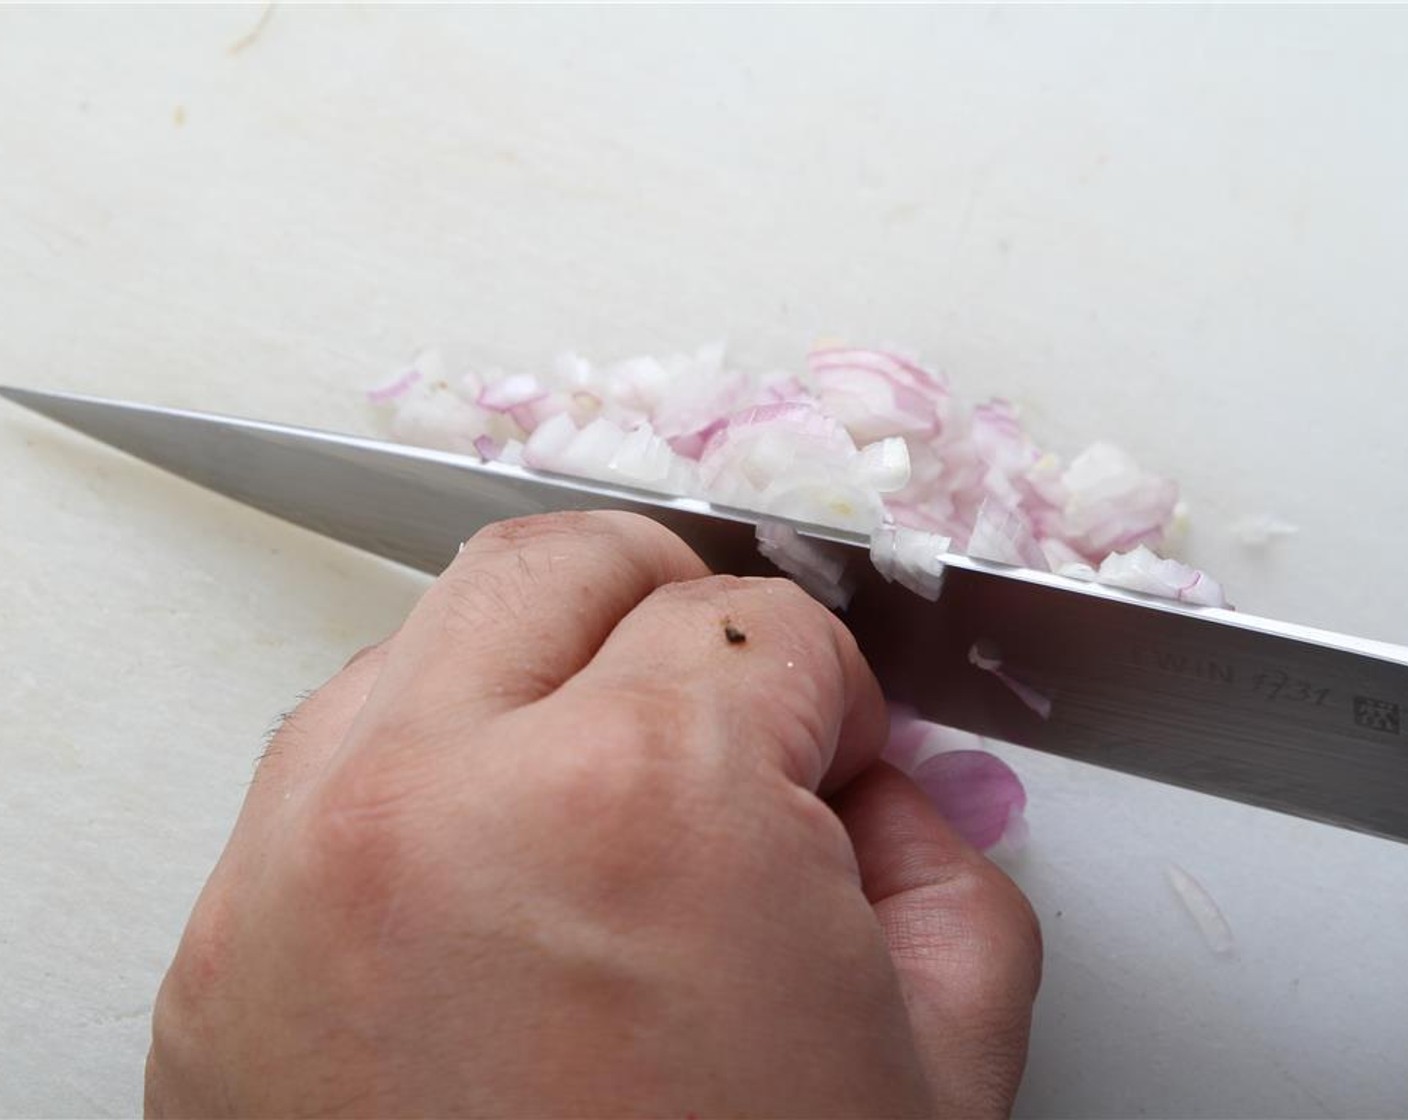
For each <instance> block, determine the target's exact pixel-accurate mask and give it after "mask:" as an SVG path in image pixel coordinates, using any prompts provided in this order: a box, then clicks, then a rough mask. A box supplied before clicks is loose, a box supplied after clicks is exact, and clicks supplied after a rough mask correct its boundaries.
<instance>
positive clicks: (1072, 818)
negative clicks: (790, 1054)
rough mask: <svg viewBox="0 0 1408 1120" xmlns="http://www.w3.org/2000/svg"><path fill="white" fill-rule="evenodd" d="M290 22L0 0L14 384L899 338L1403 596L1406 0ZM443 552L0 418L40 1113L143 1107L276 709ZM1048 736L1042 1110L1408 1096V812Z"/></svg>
mask: <svg viewBox="0 0 1408 1120" xmlns="http://www.w3.org/2000/svg"><path fill="white" fill-rule="evenodd" d="M258 16H259V11H258V9H254V8H244V9H232V8H220V9H202V10H197V9H187V10H141V11H135V10H111V9H105V10H41V9H12V8H6V9H0V378H3V379H4V380H13V381H15V382H19V383H22V384H30V385H36V386H47V387H58V388H70V389H80V390H88V391H92V392H97V393H105V394H112V395H118V396H127V397H133V398H137V399H141V400H147V401H152V402H160V403H166V404H176V405H194V406H201V407H209V408H213V409H216V410H223V411H233V412H239V413H245V414H250V415H256V416H261V417H266V418H270V419H276V420H287V421H293V422H309V423H313V424H319V425H324V426H329V427H335V428H342V429H351V430H365V429H366V428H367V427H368V425H369V424H370V420H369V418H368V417H367V415H366V413H365V412H364V410H363V409H362V407H361V405H360V403H359V401H358V391H359V389H360V388H361V387H362V386H364V385H365V384H367V383H368V382H370V381H373V380H375V379H376V378H377V377H379V376H381V375H382V374H383V373H384V372H386V371H388V370H390V369H392V368H394V367H396V366H397V365H398V364H400V363H401V362H402V361H404V360H405V359H407V358H408V357H409V356H410V355H411V354H412V353H413V352H414V351H415V350H416V349H417V348H419V347H421V346H423V345H427V344H439V345H441V346H443V347H444V348H445V349H446V350H447V351H448V353H449V355H450V357H451V360H452V361H455V360H461V361H467V360H474V361H480V362H491V363H503V364H505V365H511V366H523V365H528V366H531V365H533V364H535V363H541V362H544V361H545V360H547V359H548V358H549V357H550V356H551V355H552V354H554V353H555V352H556V351H557V350H559V349H560V348H563V347H568V346H571V347H576V348H578V349H580V350H581V351H583V352H585V353H587V354H589V355H592V356H595V357H600V358H611V357H619V356H624V355H627V354H630V353H633V352H640V351H647V352H650V351H653V352H660V351H669V350H671V349H674V348H679V347H689V346H694V345H697V344H700V343H703V342H706V341H709V340H711V339H714V338H717V337H720V336H727V337H728V338H729V339H730V340H731V342H732V343H733V346H734V351H735V353H736V354H737V355H738V357H739V359H740V360H741V361H744V362H746V363H750V364H758V365H763V364H773V363H793V364H795V363H796V362H797V361H798V359H799V357H800V355H801V353H802V352H803V351H804V350H805V348H806V347H807V345H808V344H809V343H811V342H812V341H813V340H814V339H815V338H816V337H817V336H819V335H839V336H843V337H844V338H846V339H848V340H851V341H854V342H857V343H866V342H875V343H884V342H890V343H898V344H901V345H905V346H908V347H911V348H914V349H916V350H918V351H920V352H921V353H922V354H924V355H925V356H926V357H928V358H930V359H932V360H933V361H935V362H937V363H938V364H940V365H941V366H942V367H943V368H945V369H946V370H948V371H949V372H950V374H951V375H952V376H953V379H954V381H955V383H956V385H957V386H958V388H959V390H960V391H963V392H966V393H968V394H971V395H972V396H974V397H976V396H979V395H981V394H986V393H991V392H1005V393H1008V394H1010V395H1012V396H1014V397H1015V398H1016V399H1018V400H1019V401H1020V402H1021V403H1022V404H1023V406H1024V407H1025V409H1026V411H1027V415H1028V417H1029V420H1030V423H1031V426H1032V427H1033V429H1034V430H1035V431H1036V432H1037V433H1038V435H1039V436H1040V437H1041V438H1042V439H1044V440H1045V441H1046V442H1048V443H1049V444H1051V445H1052V446H1054V447H1056V448H1057V449H1060V450H1064V451H1067V452H1070V451H1073V450H1075V449H1077V448H1078V447H1079V446H1081V445H1083V444H1084V443H1086V442H1089V441H1091V440H1093V439H1096V438H1102V437H1113V438H1115V439H1117V440H1118V441H1120V442H1121V443H1123V444H1124V445H1125V446H1127V447H1129V448H1130V449H1131V450H1133V451H1135V452H1136V453H1137V454H1138V455H1139V456H1140V457H1141V458H1142V459H1143V460H1144V461H1145V462H1147V463H1148V464H1149V465H1150V466H1152V467H1154V468H1156V469H1158V470H1161V471H1163V472H1166V473H1168V474H1171V475H1173V476H1175V477H1178V478H1179V479H1181V480H1182V481H1183V483H1184V485H1185V495H1186V497H1187V499H1188V502H1189V505H1190V509H1191V513H1192V530H1191V535H1190V538H1189V551H1190V553H1191V555H1192V556H1193V557H1194V558H1195V559H1196V560H1198V561H1200V562H1202V563H1204V564H1205V565H1206V566H1208V567H1209V568H1211V569H1212V570H1213V571H1214V572H1215V573H1216V574H1218V575H1220V576H1222V577H1223V578H1224V579H1225V581H1226V583H1227V584H1228V585H1229V587H1230V588H1231V590H1232V592H1233V595H1234V598H1235V599H1236V600H1237V601H1238V602H1239V604H1240V605H1242V606H1243V607H1244V608H1246V609H1251V610H1255V611H1257V612H1259V613H1268V614H1273V615H1281V616H1286V617H1290V618H1293V619H1296V620H1298V621H1302V622H1308V623H1315V624H1320V625H1326V626H1330V627H1335V628H1340V629H1346V630H1352V631H1356V632H1360V633H1363V634H1365V635H1369V636H1374V637H1381V638H1388V639H1394V640H1400V641H1402V640H1405V639H1408V598H1405V596H1403V594H1402V592H1401V587H1402V583H1401V574H1400V573H1401V568H1402V565H1403V556H1404V554H1405V550H1408V531H1406V530H1405V512H1404V511H1405V510H1408V481H1405V480H1408V442H1405V424H1404V417H1405V415H1408V388H1405V385H1404V381H1403V377H1404V373H1405V367H1408V326H1405V323H1408V316H1405V315H1404V313H1403V310H1402V303H1403V298H1404V293H1405V292H1408V189H1405V188H1408V183H1405V179H1408V146H1405V144H1404V142H1403V139H1404V138H1403V124H1402V107H1403V105H1404V103H1405V98H1408V48H1406V47H1405V44H1408V9H1401V8H1400V9H1363V10H1356V11H1330V10H1311V9H1295V10H1290V9H1286V10H1266V9H1237V10H1213V9H1186V8H1161V9H1135V8H1106V9H1059V8H1037V9H1022V10H1016V9H1011V10H1006V9H995V10H987V9H948V8H945V9H914V8H905V9H887V10H869V11H862V10H848V9H831V8H828V9H820V8H818V9H791V10H768V11H759V10H747V9H728V10H710V9H690V10H667V9H654V8H645V9H635V8H632V9H616V10H590V9H572V10H520V11H501V10H460V11H454V10H438V9H437V10H429V9H427V10H405V11H392V10H322V9H307V10H298V9H295V10H285V9H279V10H277V11H276V12H275V13H274V14H273V16H272V18H271V19H270V20H269V21H268V22H267V24H266V26H265V27H264V29H263V32H262V34H261V35H260V36H259V37H258V38H257V39H256V40H255V41H253V42H252V43H249V44H248V45H247V46H246V47H245V48H244V49H242V50H239V51H236V52H235V53H231V52H230V49H229V48H230V47H231V45H232V44H234V43H235V42H236V41H237V40H238V39H239V38H240V36H241V35H243V34H244V33H245V32H247V31H248V30H249V29H250V28H251V27H252V26H253V25H254V24H255V22H256V20H257V19H258ZM1246 513H1274V514H1277V515H1279V516H1281V517H1283V518H1285V519H1287V520H1288V521H1291V522H1294V523H1296V524H1298V525H1299V526H1301V529H1302V531H1301V533H1300V535H1299V536H1298V537H1296V538H1294V539H1292V540H1289V541H1285V542H1282V543H1281V544H1279V545H1278V546H1276V547H1274V548H1272V549H1270V550H1268V551H1266V552H1264V553H1262V554H1259V555H1258V554H1254V553H1251V552H1248V551H1247V550H1246V549H1244V548H1242V547H1241V546H1240V545H1238V544H1237V542H1236V540H1235V539H1234V537H1233V536H1232V535H1231V534H1229V532H1228V528H1227V526H1228V524H1229V522H1230V521H1231V520H1232V519H1233V518H1235V517H1237V516H1239V515H1242V514H1246ZM423 585H424V584H423V581H422V580H421V579H419V578H418V577H414V576H412V575H410V574H408V573H405V572H402V571H399V570H396V569H393V568H391V567H389V566H387V565H384V564H381V563H379V562H376V561H374V560H371V559H368V558H366V557H364V556H361V555H358V554H355V553H352V552H350V551H348V550H346V549H344V548H341V547H339V546H335V545H333V544H331V543H328V542H326V541H323V540H320V539H316V538H314V537H311V536H310V535H308V534H305V533H302V532H300V531H297V530H293V529H290V528H288V527H285V526H282V525H280V524H277V523H275V522H273V521H271V520H269V519H266V518H264V517H262V516H261V515H258V514H255V513H253V512H250V511H248V510H245V509H241V508H238V507H236V506H234V505H233V504H231V503H229V502H226V501H224V500H223V499H218V498H215V497H213V496H211V495H209V494H207V493H204V492H201V491H199V490H197V489H195V488H194V487H191V486H188V485H185V484H182V483H178V482H176V481H173V480H171V479H169V478H167V477H164V476H161V475H159V474H158V473H157V472H155V471H152V470H149V469H147V468H144V467H141V466H138V465H135V464H133V463H131V462H129V461H126V460H124V459H123V458H121V457H120V456H117V455H115V454H112V453H110V452H107V451H105V450H103V449H100V448H97V447H95V446H93V445H90V444H88V443H85V442H83V441H81V440H79V439H76V438H73V437H71V436H69V435H67V434H65V433H63V432H61V431H59V430H57V429H55V428H53V427H51V426H48V425H46V424H44V423H42V422H40V421H37V420H33V419H30V418H28V417H26V416H24V415H21V414H20V413H19V412H18V411H17V410H12V409H8V408H7V409H4V410H3V415H0V715H3V721H0V1113H4V1114H49V1115H61V1114H62V1115H73V1114H85V1115H100V1114H102V1115H109V1114H112V1115H115V1114H127V1113H132V1112H134V1111H135V1110H136V1109H137V1108H138V1107H139V1101H140V1078H141V1060H142V1056H143V1052H144V1048H145V1038H146V1031H147V1022H146V1018H147V1014H148V1011H149V1007H150V1001H151V998H152V995H153V992H154V990H155V987H156V984H157V982H158V979H159V977H160V975H161V971H162V969H163V966H164V963H165V962H166V960H167V959H168V958H169V955H170V953H171V951H172V949H173V946H174V943H175V940H176V937H177V935H178V933H179V930H180V928H181V925H182V923H183V921H184V917H185V914H186V912H187V910H188V908H189V906H190V904H191V902H192V900H193V898H194V895H195V893H196V891H197V889H198V888H199V886H200V884H201V882H202V881H203V878H204V876H205V874H206V873H207V871H208V870H209V867H210V865H211V863H212V861H213V860H214V858H215V856H216V854H217V852H218V850H219V847H220V845H221V842H222V840H223V838H224V836H225V834H226V832H227V829H228V827H229V825H230V823H231V820H232V817H233V815H234V813H235V811H236V808H237V806H238V804H239V800H240V797H241V794H242V792H243V786H244V783H245V782H246V781H247V779H248V776H249V773H250V768H251V765H252V761H253V758H254V756H255V755H256V754H257V752H258V750H259V740H260V734H261V732H262V731H263V730H264V728H265V726H266V725H267V724H268V723H269V722H270V720H271V719H272V718H273V717H274V715H275V714H276V713H277V712H279V711H281V710H283V709H285V708H287V707H288V706H289V705H291V704H292V703H293V702H294V699H295V697H296V695H297V693H299V692H300V691H301V690H303V689H306V688H309V687H312V686H313V685H315V684H317V683H318V682H319V681H320V680H322V679H323V678H324V677H326V676H327V675H328V674H330V673H331V672H333V671H334V670H335V669H336V668H337V667H338V666H339V665H340V664H341V663H342V662H343V661H344V660H345V659H346V658H347V656H348V655H349V654H350V653H351V652H352V651H353V650H354V649H356V648H357V647H358V646H360V645H362V644H364V643H366V642H369V641H371V640H373V639H375V638H377V637H379V636H380V635H382V634H384V633H385V632H386V631H387V630H388V629H389V628H390V627H392V626H393V625H394V624H395V622H396V621H397V620H398V619H399V618H400V617H401V615H402V613H403V612H404V611H405V610H406V609H407V607H408V606H409V604H410V603H411V602H412V600H413V599H414V597H415V596H416V595H417V594H418V592H419V591H420V589H421V588H422V587H423ZM1405 749H1408V739H1406V740H1405ZM1010 756H1011V757H1012V758H1013V760H1014V762H1015V764H1016V765H1017V766H1018V768H1019V769H1020V771H1021V773H1022V775H1023V777H1024V778H1025V779H1026V781H1027V783H1028V786H1029V788H1030V791H1031V812H1030V818H1031V824H1032V840H1031V843H1030V846H1029V849H1028V850H1027V852H1026V853H1025V855H1024V856H1022V857H1021V858H1019V859H1017V860H1015V861H1014V862H1012V864H1011V868H1012V871H1013V874H1014V875H1015V876H1016V877H1017V878H1018V880H1019V881H1020V882H1021V883H1022V885H1023V886H1024V887H1025V888H1026V889H1027V890H1028V892H1029V893H1030V895H1031V897H1032V898H1033V900H1034V902H1035V904H1036V907H1037V910H1038V911H1039V912H1040V914H1041V916H1042V919H1043V922H1044V925H1045V930H1046V939H1047V970H1046V981H1045V987H1044V991H1043V995H1042V999H1041V1003H1040V1007H1039V1011H1038V1015H1037V1024H1036V1032H1035V1037H1034V1040H1033V1050H1032V1059H1031V1066H1030V1072H1029V1075H1028V1079H1027V1082H1026V1086H1025V1089H1024V1092H1023V1095H1022V1098H1021V1101H1020V1105H1019V1108H1020V1111H1021V1113H1022V1114H1023V1115H1029V1116H1132V1115H1150V1116H1174V1115H1177V1116H1264V1117H1271V1116H1277V1117H1292V1116H1319V1115H1334V1116H1351V1115H1358V1116H1363V1115H1385V1114H1399V1115H1402V1114H1404V1113H1405V1112H1408V1072H1405V1069H1406V1068H1408V1067H1405V1064H1404V1062H1403V1057H1404V1055H1405V1053H1408V1017H1405V1016H1404V1014H1403V1009H1404V1008H1405V1007H1408V847H1404V846H1398V845H1394V844H1389V843H1385V842H1381V841H1376V840H1372V839H1368V838H1364V837H1360V836H1355V835H1351V834H1349V833H1345V832H1340V831H1335V830H1332V829H1329V828H1324V827H1320V826H1315V825H1311V824H1308V823H1304V822H1301V821H1297V820H1292V819H1289V818H1285V817H1280V816H1276V815H1273V814H1269V813H1263V812H1258V811H1254V810H1250V809H1245V808H1242V807H1239V806H1235V805H1231V804H1225V803H1221V802H1217V801H1213V800H1211V799H1206V798H1202V797H1198V796H1195V795H1192V794H1188V793H1184V792H1181V791H1177V790H1172V789H1166V788H1161V787H1158V786H1154V785H1150V784H1145V783H1143V782H1139V781H1135V780H1132V779H1128V778H1123V777H1119V776H1116V775H1110V774H1106V773H1102V772H1099V771H1093V770H1089V769H1085V768H1082V767H1078V766H1075V765H1072V764H1068V763H1065V762H1062V761H1060V760H1056V759H1051V758H1044V757H1040V756H1034V755H1031V754H1028V753H1026V752H1018V751H1013V752H1011V755H1010ZM1171 862H1172V863H1177V864H1178V865H1180V866H1181V867H1183V868H1185V869H1186V870H1187V871H1189V872H1190V873H1191V874H1193V875H1194V876H1195V877H1197V878H1198V879H1199V880H1200V881H1201V882H1202V884H1203V885H1204V886H1205V887H1206V888H1207V890H1208V891H1209V892H1210V893H1211V895H1212V896H1213V897H1214V898H1215V899H1216V900H1217V902H1218V904H1219V905H1220V907H1221V909H1222V911H1223V912H1224V914H1225V916H1226V918H1227V921H1228V922H1229V923H1230V926H1231V928H1232V931H1233V934H1234V936H1235V939H1236V945H1237V949H1236V953H1235V955H1233V956H1232V957H1230V958H1223V957H1218V956H1215V955H1213V954H1212V953H1211V952H1210V951H1209V950H1208V948H1207V946H1206V945H1205V944H1204V942H1203V940H1202V939H1201V937H1200V934H1199V932H1198V928H1197V927H1196V925H1195V924H1194V922H1193V921H1192V919H1191V918H1190V917H1189V915H1188V914H1187V913H1186V912H1185V911H1184V910H1183V909H1182V908H1181V906H1180V904H1179V902H1178V900H1177V898H1176V896H1175V895H1174V894H1173V892H1172V891H1171V890H1170V889H1169V887H1168V885H1167V883H1166V881H1165V869H1166V867H1167V865H1168V864H1169V863H1171Z"/></svg>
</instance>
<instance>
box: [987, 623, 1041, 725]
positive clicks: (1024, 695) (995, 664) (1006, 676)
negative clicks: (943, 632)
mask: <svg viewBox="0 0 1408 1120" xmlns="http://www.w3.org/2000/svg"><path fill="white" fill-rule="evenodd" d="M968 664H970V665H972V666H973V667H974V668H977V669H981V670H983V672H985V673H991V674H992V675H993V676H994V677H996V678H997V679H998V680H1000V681H1001V682H1002V683H1003V684H1004V685H1006V686H1007V688H1008V690H1009V691H1010V692H1011V693H1012V694H1013V695H1014V696H1016V697H1017V699H1018V700H1020V701H1021V702H1022V703H1023V704H1025V705H1026V706H1027V707H1028V708H1030V709H1031V710H1032V711H1034V712H1035V713H1036V714H1037V715H1039V716H1040V717H1041V718H1042V719H1050V718H1051V697H1049V696H1047V695H1046V694H1045V693H1044V692H1041V691H1039V690H1038V689H1035V688H1033V687H1032V686H1031V685H1029V684H1025V683H1023V682H1022V681H1019V680H1018V679H1017V678H1016V677H1014V676H1012V674H1011V673H1008V672H1007V671H1006V670H1004V669H1003V667H1002V654H1001V653H1000V652H999V651H998V650H997V647H995V646H994V645H992V643H990V642H981V641H979V642H974V643H973V645H972V647H971V648H970V649H969V650H968Z"/></svg>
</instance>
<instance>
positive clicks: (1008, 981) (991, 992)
mask: <svg viewBox="0 0 1408 1120" xmlns="http://www.w3.org/2000/svg"><path fill="white" fill-rule="evenodd" d="M943 889H944V891H945V894H946V895H947V896H948V899H947V905H948V906H949V907H951V908H952V909H953V912H955V913H959V914H962V915H963V920H962V923H961V925H962V927H963V928H962V930H961V932H960V935H959V936H960V939H961V941H960V945H959V951H960V952H961V953H963V955H965V956H967V957H968V958H969V965H970V967H969V968H968V969H967V970H966V971H965V975H964V982H963V983H962V984H961V985H959V986H957V988H956V990H955V993H954V998H955V1003H956V1009H957V1010H959V1011H961V1012H964V1013H967V1014H969V1015H971V1016H972V1017H973V1018H975V1019H979V1020H981V1019H985V1018H994V1017H995V1018H999V1019H1008V1018H1011V1017H1012V1016H1014V1015H1015V1016H1021V1017H1023V1018H1024V1017H1025V1016H1026V1015H1027V1014H1029V1013H1030V1010H1031V1005H1032V1002H1033V1001H1034V1000H1035V998H1036V993H1037V988H1038V987H1039V985H1040V982H1041V954H1042V947H1041V926H1040V923H1039V922H1038V920H1037V917H1036V912H1035V911H1034V910H1033V909H1032V907H1031V904H1030V903H1029V902H1028V901H1027V898H1026V896H1025V895H1024V894H1022V892H1021V890H1020V889H1019V888H1018V887H1017V885H1016V884H1015V883H1014V882H1013V881H1012V880H1011V879H1010V878H1009V877H1008V876H1007V875H1006V873H1004V872H1003V871H1002V870H1001V869H1000V868H999V867H998V866H997V865H996V864H994V863H991V862H990V861H988V860H986V859H975V860H973V861H971V862H968V863H966V864H965V865H964V868H963V870H961V871H959V872H958V873H957V875H956V876H955V878H954V879H953V880H951V881H950V882H949V883H947V884H945V885H944V888H943Z"/></svg>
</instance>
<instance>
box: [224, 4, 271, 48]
mask: <svg viewBox="0 0 1408 1120" xmlns="http://www.w3.org/2000/svg"><path fill="white" fill-rule="evenodd" d="M273 18H274V0H269V2H268V3H267V4H265V5H264V10H263V11H262V12H260V13H259V19H258V21H257V22H256V23H255V25H254V26H253V27H251V28H250V29H249V30H248V31H246V32H245V33H244V34H243V35H241V36H240V37H239V38H238V39H236V40H235V41H234V42H233V43H231V44H230V46H229V49H228V50H227V51H226V52H225V53H226V54H231V55H236V54H239V53H240V51H242V50H246V49H247V48H249V47H252V46H253V45H254V44H255V42H256V41H257V40H258V38H259V36H261V35H263V34H264V29H265V28H266V27H268V26H269V21H270V20H271V19H273Z"/></svg>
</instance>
